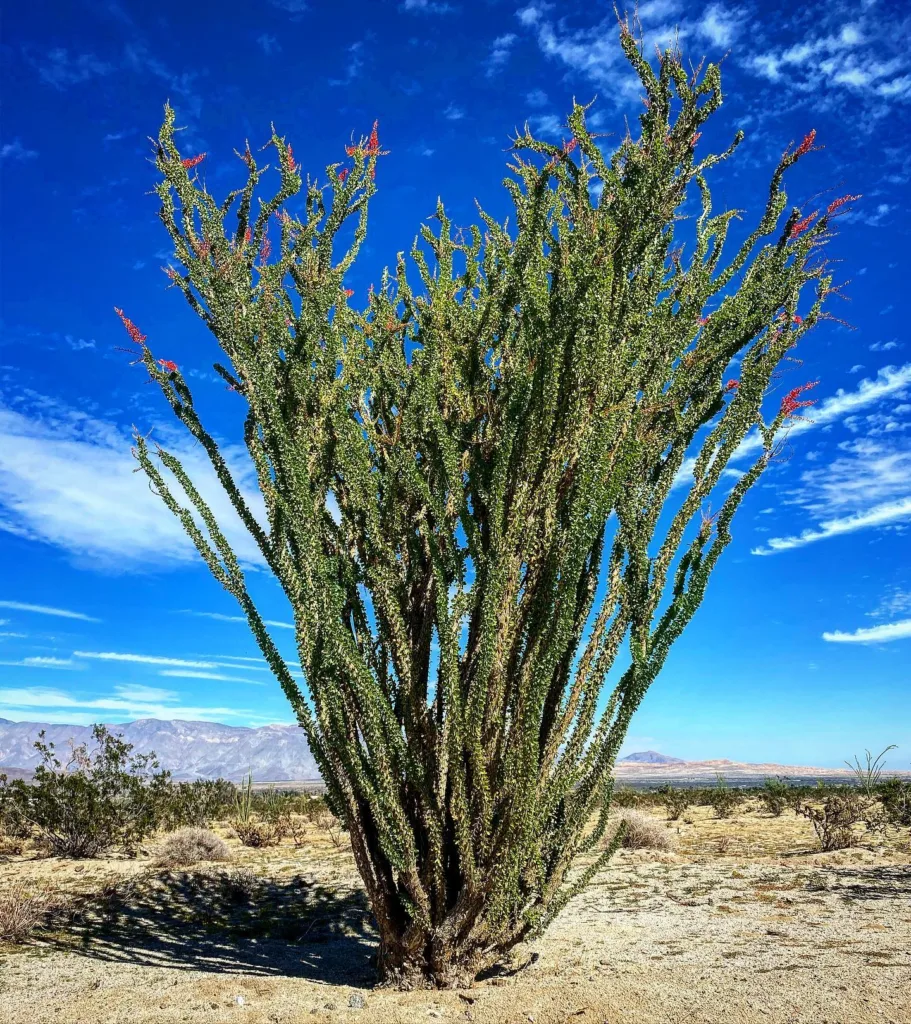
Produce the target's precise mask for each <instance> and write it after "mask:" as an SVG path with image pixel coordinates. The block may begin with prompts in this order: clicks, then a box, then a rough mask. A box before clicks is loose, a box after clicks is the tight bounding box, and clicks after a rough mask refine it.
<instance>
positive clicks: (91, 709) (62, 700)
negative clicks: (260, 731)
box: [0, 686, 256, 725]
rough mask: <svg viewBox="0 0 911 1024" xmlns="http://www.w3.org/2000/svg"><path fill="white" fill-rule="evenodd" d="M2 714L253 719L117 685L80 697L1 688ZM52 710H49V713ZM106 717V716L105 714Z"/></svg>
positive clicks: (82, 719) (77, 720)
mask: <svg viewBox="0 0 911 1024" xmlns="http://www.w3.org/2000/svg"><path fill="white" fill-rule="evenodd" d="M0 709H2V717H4V718H9V719H12V720H14V721H23V720H26V721H29V720H30V721H34V720H35V719H36V717H40V720H41V721H45V722H47V721H55V720H56V721H63V722H67V723H72V724H74V725H78V724H83V723H86V724H87V723H91V722H97V721H100V720H103V717H102V715H99V714H98V712H102V713H104V712H107V713H111V714H113V715H115V717H118V718H123V717H131V718H160V719H165V720H172V719H175V718H176V719H188V720H192V719H197V720H204V721H214V722H218V721H221V720H222V719H224V718H241V719H250V718H253V717H256V716H255V715H253V714H252V713H251V712H250V711H247V710H242V709H239V708H228V707H199V706H192V705H183V704H181V703H180V702H179V697H178V694H176V693H175V692H174V691H173V690H159V689H157V688H153V687H141V686H140V687H137V686H115V687H114V692H113V694H107V695H104V696H100V697H78V696H74V695H73V694H71V693H65V692H64V691H62V690H55V689H51V688H45V687H3V688H0ZM49 712H50V713H49ZM105 717H106V716H105Z"/></svg>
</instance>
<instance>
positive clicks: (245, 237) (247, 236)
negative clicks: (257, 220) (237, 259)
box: [244, 228, 253, 242]
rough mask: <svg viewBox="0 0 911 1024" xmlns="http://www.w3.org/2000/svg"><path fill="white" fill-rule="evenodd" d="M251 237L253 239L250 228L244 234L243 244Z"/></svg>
mask: <svg viewBox="0 0 911 1024" xmlns="http://www.w3.org/2000/svg"><path fill="white" fill-rule="evenodd" d="M252 237H253V229H252V228H247V230H246V231H245V232H244V242H249V241H250V239H251V238H252Z"/></svg>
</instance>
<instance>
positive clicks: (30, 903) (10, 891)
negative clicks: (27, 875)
mask: <svg viewBox="0 0 911 1024" xmlns="http://www.w3.org/2000/svg"><path fill="white" fill-rule="evenodd" d="M53 902H54V898H53V890H52V889H51V888H50V886H48V885H39V886H36V885H35V884H34V883H33V882H27V881H25V880H24V879H16V880H15V881H13V883H12V884H11V885H9V886H8V887H7V888H5V889H2V890H0V941H2V942H24V941H25V940H26V939H27V938H28V937H29V935H30V934H31V933H32V931H33V930H34V929H35V928H37V926H38V925H39V924H40V923H41V922H42V921H43V920H44V918H45V916H46V915H47V913H48V912H49V910H50V909H51V907H52V906H53Z"/></svg>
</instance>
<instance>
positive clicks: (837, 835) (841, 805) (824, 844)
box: [799, 789, 870, 853]
mask: <svg viewBox="0 0 911 1024" xmlns="http://www.w3.org/2000/svg"><path fill="white" fill-rule="evenodd" d="M869 811H870V801H869V800H868V799H867V797H865V796H864V795H863V793H861V792H858V791H857V790H854V789H845V790H843V791H842V792H840V793H832V794H831V795H830V796H827V797H826V798H825V800H824V801H823V803H822V806H821V807H815V806H814V805H812V804H801V805H800V807H799V813H800V814H802V815H803V816H804V817H805V818H809V819H810V821H811V822H812V823H813V830H814V831H815V833H816V838H817V839H818V840H819V846H820V848H821V849H822V850H823V852H826V853H828V852H829V851H830V850H844V849H847V848H848V847H849V846H856V845H857V844H858V843H859V842H860V838H861V836H860V833H858V832H857V830H856V829H855V827H854V826H855V825H858V824H860V823H861V822H866V821H867V819H868V815H869Z"/></svg>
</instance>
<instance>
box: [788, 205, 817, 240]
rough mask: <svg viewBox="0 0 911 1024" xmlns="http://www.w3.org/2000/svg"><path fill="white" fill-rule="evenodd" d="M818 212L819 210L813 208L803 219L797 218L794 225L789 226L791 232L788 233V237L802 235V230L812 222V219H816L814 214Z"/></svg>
mask: <svg viewBox="0 0 911 1024" xmlns="http://www.w3.org/2000/svg"><path fill="white" fill-rule="evenodd" d="M818 213H819V210H814V211H813V212H812V213H811V214H810V215H809V217H804V219H803V220H799V221H798V222H797V223H796V224H795V225H794V227H792V228H791V233H790V235H788V238H796V237H797V236H798V235H802V234H803V233H804V231H806V230H807V228H808V227H809V226H810V225H811V224H812V223H813V221H814V220H816V215H817V214H818Z"/></svg>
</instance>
